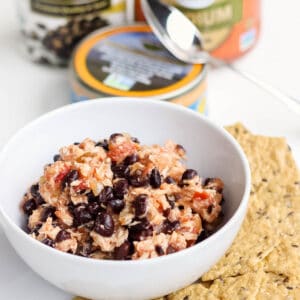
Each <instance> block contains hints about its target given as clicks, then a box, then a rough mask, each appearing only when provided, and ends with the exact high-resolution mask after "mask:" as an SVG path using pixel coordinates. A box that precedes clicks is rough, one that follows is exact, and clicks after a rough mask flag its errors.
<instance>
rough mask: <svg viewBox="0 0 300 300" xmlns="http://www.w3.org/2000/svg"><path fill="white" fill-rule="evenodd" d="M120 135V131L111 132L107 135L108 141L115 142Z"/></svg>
mask: <svg viewBox="0 0 300 300" xmlns="http://www.w3.org/2000/svg"><path fill="white" fill-rule="evenodd" d="M121 136H123V134H122V133H113V134H111V136H110V137H109V141H110V142H115V141H116V139H117V138H118V137H121Z"/></svg>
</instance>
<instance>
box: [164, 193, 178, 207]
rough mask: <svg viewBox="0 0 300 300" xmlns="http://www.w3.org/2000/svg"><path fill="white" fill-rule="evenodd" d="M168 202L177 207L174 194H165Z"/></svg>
mask: <svg viewBox="0 0 300 300" xmlns="http://www.w3.org/2000/svg"><path fill="white" fill-rule="evenodd" d="M165 196H166V199H167V201H168V203H169V204H170V206H171V208H174V207H175V201H176V197H175V196H174V195H165Z"/></svg>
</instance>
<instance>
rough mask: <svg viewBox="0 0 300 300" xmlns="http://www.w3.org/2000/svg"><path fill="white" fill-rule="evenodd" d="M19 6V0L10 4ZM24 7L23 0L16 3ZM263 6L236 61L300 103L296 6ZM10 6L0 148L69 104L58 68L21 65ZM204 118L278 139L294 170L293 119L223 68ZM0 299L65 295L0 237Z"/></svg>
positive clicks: (299, 126)
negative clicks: (250, 46)
mask: <svg viewBox="0 0 300 300" xmlns="http://www.w3.org/2000/svg"><path fill="white" fill-rule="evenodd" d="M18 1H21V0H18ZM22 1H25V0H22ZM286 5H287V6H286V7H285V6H283V2H282V1H264V2H263V28H262V32H261V39H260V41H259V43H258V45H257V47H256V48H255V49H254V50H253V51H252V52H251V53H250V54H249V55H247V56H246V57H244V58H242V59H240V60H239V61H238V62H236V65H237V66H239V67H240V68H242V69H244V70H247V71H251V72H252V73H253V74H255V75H256V76H257V77H258V78H261V79H262V80H265V81H267V82H269V83H271V84H273V85H274V86H276V87H279V88H281V89H282V90H285V91H287V92H288V93H289V94H291V95H293V96H295V97H298V98H299V99H300V79H299V70H300V58H299V53H300V39H299V32H298V31H297V30H299V28H300V18H299V11H300V2H299V1H297V0H290V1H288V3H286ZM19 45H20V35H19V31H18V26H17V22H16V16H15V10H14V6H13V1H3V3H1V10H0V82H1V84H0V104H1V109H0V148H1V147H2V146H3V145H4V143H5V142H6V141H7V140H8V139H9V137H10V136H11V135H12V134H13V133H14V132H16V131H17V130H18V129H19V128H20V127H22V126H23V125H24V124H26V123H27V122H29V121H30V120H32V119H34V118H35V117H37V116H39V115H41V114H43V113H45V112H47V111H49V110H52V109H54V108H57V107H59V106H62V105H64V104H68V103H69V98H70V90H69V85H68V79H67V72H66V70H64V69H56V68H49V67H45V66H39V65H36V64H33V63H31V62H29V61H28V60H27V59H26V58H24V57H23V56H22V55H21V52H20V50H19ZM208 99H209V107H210V118H211V119H212V120H214V121H215V122H217V123H219V124H220V125H227V124H232V123H234V122H237V121H241V122H243V123H244V124H245V125H246V126H247V127H248V128H249V129H250V130H251V131H253V132H255V133H259V134H266V135H274V136H285V137H286V138H287V140H288V142H289V144H290V145H291V147H292V149H293V152H294V155H295V157H296V159H297V162H298V165H300V116H299V115H296V114H295V113H293V112H291V111H289V110H288V109H287V108H286V107H285V106H284V105H283V104H282V103H280V102H279V101H277V100H276V99H274V98H273V97H272V96H271V95H269V94H267V93H266V92H264V91H262V90H260V89H259V88H257V87H256V86H254V85H252V84H251V83H249V82H247V81H245V80H244V79H242V78H240V77H239V76H238V75H236V74H234V73H232V72H231V71H230V70H228V69H226V68H223V69H219V70H213V71H212V72H210V74H209V91H208ZM0 266H1V267H0V299H10V300H19V299H20V300H21V299H22V300H27V299H28V300H35V299H36V300H38V299H43V300H48V299H49V300H54V299H55V300H64V299H66V300H67V299H68V300H70V299H71V296H70V295H67V294H65V293H64V292H62V291H60V290H58V289H56V288H54V287H52V286H51V285H50V284H48V283H46V282H45V281H43V280H42V279H40V278H39V277H38V276H37V275H35V274H34V273H33V272H32V271H31V270H30V269H29V268H28V267H27V266H26V265H25V264H24V263H23V262H22V261H21V260H20V259H19V258H18V257H17V255H16V254H15V252H14V250H13V249H12V248H11V246H10V245H9V244H8V242H7V240H6V238H5V237H4V235H3V233H1V231H0Z"/></svg>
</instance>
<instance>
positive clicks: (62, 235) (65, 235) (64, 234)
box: [55, 230, 71, 243]
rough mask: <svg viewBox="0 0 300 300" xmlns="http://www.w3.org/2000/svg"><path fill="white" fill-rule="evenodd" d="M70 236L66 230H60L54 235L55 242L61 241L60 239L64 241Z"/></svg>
mask: <svg viewBox="0 0 300 300" xmlns="http://www.w3.org/2000/svg"><path fill="white" fill-rule="evenodd" d="M70 238H71V233H70V232H68V231H66V230H61V231H60V232H59V233H58V234H57V235H56V238H55V242H56V243H59V242H62V241H65V240H68V239H70Z"/></svg>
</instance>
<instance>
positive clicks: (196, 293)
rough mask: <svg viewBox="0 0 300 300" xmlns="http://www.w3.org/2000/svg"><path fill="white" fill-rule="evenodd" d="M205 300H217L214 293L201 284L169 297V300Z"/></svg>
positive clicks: (193, 285)
mask: <svg viewBox="0 0 300 300" xmlns="http://www.w3.org/2000/svg"><path fill="white" fill-rule="evenodd" d="M183 299H205V300H217V299H218V298H217V297H216V296H215V295H214V294H213V292H212V291H211V290H210V289H208V288H206V287H205V286H204V285H203V284H201V283H196V284H192V285H190V286H189V287H187V288H185V289H182V290H181V291H179V292H177V293H174V294H171V295H169V296H167V300H183ZM156 300H160V299H156Z"/></svg>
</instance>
